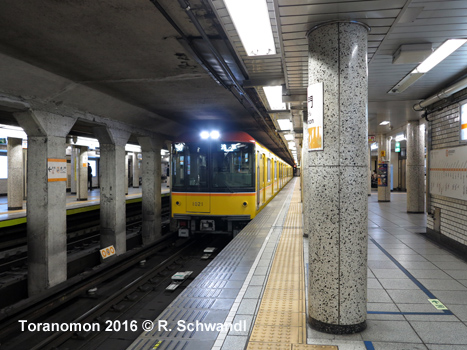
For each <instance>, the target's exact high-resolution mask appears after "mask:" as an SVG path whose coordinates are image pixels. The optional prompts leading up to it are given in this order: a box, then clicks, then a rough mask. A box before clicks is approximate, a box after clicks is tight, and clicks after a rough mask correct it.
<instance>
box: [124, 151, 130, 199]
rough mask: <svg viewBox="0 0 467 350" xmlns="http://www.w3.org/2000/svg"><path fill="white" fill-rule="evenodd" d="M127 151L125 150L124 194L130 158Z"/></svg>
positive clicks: (126, 188)
mask: <svg viewBox="0 0 467 350" xmlns="http://www.w3.org/2000/svg"><path fill="white" fill-rule="evenodd" d="M130 157H131V156H130V155H129V154H128V152H125V194H126V195H127V194H128V160H129V159H130Z"/></svg>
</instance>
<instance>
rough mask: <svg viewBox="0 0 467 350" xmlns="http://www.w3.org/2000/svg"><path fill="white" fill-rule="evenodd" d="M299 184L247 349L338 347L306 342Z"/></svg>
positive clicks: (311, 349) (288, 349)
mask: <svg viewBox="0 0 467 350" xmlns="http://www.w3.org/2000/svg"><path fill="white" fill-rule="evenodd" d="M301 213H302V208H301V203H300V188H299V183H298V182H297V185H296V186H295V188H294V193H293V195H292V202H291V203H290V207H289V211H288V213H287V217H286V220H285V223H284V226H283V230H282V235H281V238H280V241H279V244H278V246H277V250H276V254H275V256H274V261H273V263H272V267H271V271H270V273H269V277H268V281H267V284H266V289H265V291H264V294H263V298H262V300H261V305H260V307H259V311H258V315H257V317H256V320H255V324H254V326H253V331H252V333H251V336H250V340H249V343H248V347H247V350H318V349H319V350H337V349H338V348H337V346H332V345H307V344H306V305H305V268H304V261H303V229H302V219H301Z"/></svg>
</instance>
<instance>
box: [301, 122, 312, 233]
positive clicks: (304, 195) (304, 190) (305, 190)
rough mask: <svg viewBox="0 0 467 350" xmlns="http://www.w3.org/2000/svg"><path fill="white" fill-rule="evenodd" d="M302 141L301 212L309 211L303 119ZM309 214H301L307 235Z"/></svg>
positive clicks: (306, 130)
mask: <svg viewBox="0 0 467 350" xmlns="http://www.w3.org/2000/svg"><path fill="white" fill-rule="evenodd" d="M302 140H303V143H302V159H301V162H302V164H301V171H300V176H301V177H302V183H301V185H302V210H303V213H304V214H305V213H309V208H308V203H309V201H307V200H306V198H308V196H309V195H308V186H307V185H306V182H305V181H306V180H307V179H306V175H305V173H306V169H308V163H307V160H308V143H307V142H306V140H308V128H307V123H306V122H305V121H304V122H303V138H302ZM307 175H309V172H307ZM310 227H311V225H310V215H303V236H305V237H309V236H310Z"/></svg>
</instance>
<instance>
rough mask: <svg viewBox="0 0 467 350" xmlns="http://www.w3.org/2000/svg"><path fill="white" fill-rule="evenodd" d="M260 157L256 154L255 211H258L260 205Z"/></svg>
mask: <svg viewBox="0 0 467 350" xmlns="http://www.w3.org/2000/svg"><path fill="white" fill-rule="evenodd" d="M260 160H261V158H260V155H259V152H256V209H259V207H260V204H261V175H260V167H259V163H260Z"/></svg>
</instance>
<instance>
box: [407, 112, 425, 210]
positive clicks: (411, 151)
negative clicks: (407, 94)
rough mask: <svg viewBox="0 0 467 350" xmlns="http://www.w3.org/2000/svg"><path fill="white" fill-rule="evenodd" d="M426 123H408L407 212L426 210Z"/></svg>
mask: <svg viewBox="0 0 467 350" xmlns="http://www.w3.org/2000/svg"><path fill="white" fill-rule="evenodd" d="M424 177H425V125H424V124H420V123H419V122H418V120H417V121H411V122H410V123H408V124H407V212H408V213H424V212H425V179H424Z"/></svg>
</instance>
